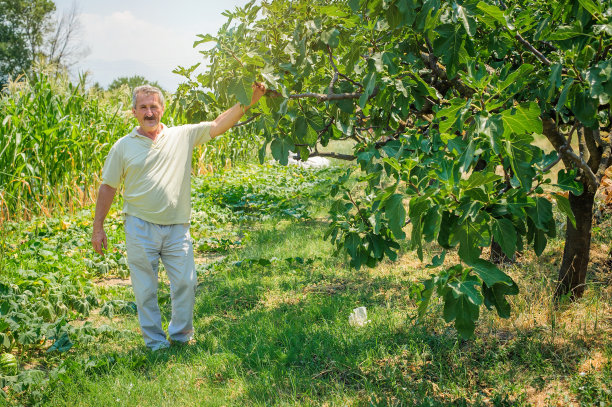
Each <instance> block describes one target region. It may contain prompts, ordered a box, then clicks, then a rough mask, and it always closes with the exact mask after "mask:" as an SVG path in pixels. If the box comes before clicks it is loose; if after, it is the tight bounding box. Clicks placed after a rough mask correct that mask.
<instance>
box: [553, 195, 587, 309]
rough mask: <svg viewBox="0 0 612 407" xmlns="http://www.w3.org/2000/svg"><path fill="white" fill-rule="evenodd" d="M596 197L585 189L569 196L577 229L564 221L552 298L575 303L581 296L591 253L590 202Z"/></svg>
mask: <svg viewBox="0 0 612 407" xmlns="http://www.w3.org/2000/svg"><path fill="white" fill-rule="evenodd" d="M594 200H595V193H592V192H589V190H588V188H587V186H586V185H585V187H584V192H583V193H582V195H580V196H575V195H573V194H571V193H570V195H569V202H570V206H571V208H572V212H574V216H575V217H576V227H574V226H573V225H572V223H571V222H570V221H569V219H568V221H567V230H566V232H565V248H564V250H563V262H562V263H561V269H560V270H559V284H558V286H557V290H556V292H555V298H560V297H561V296H563V295H566V294H568V293H569V294H570V298H571V299H572V300H575V299H577V298H580V297H581V296H582V294H583V293H584V289H585V283H586V274H587V266H588V264H589V252H590V249H591V225H592V222H593V202H594Z"/></svg>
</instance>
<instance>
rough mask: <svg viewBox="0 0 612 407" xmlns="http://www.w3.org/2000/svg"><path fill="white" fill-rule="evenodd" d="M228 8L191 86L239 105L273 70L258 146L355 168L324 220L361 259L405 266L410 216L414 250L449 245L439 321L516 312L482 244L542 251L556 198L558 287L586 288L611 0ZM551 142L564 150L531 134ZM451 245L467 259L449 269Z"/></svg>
mask: <svg viewBox="0 0 612 407" xmlns="http://www.w3.org/2000/svg"><path fill="white" fill-rule="evenodd" d="M227 16H228V17H229V20H228V22H227V23H226V24H225V25H224V26H223V27H222V28H221V29H220V31H219V32H218V34H217V35H216V36H215V37H213V36H209V35H206V36H204V35H203V36H201V38H200V41H198V42H196V44H195V45H198V44H199V43H202V42H209V41H214V42H215V46H214V47H212V48H211V49H210V50H208V51H203V52H202V53H203V54H204V56H205V57H207V58H208V59H209V61H210V69H209V71H208V73H206V74H203V75H199V76H197V77H195V78H193V77H192V76H193V75H192V74H193V69H183V70H179V71H180V73H182V74H183V75H184V76H186V77H187V78H188V83H189V84H190V85H191V87H190V89H183V90H182V94H183V95H184V96H185V97H186V98H187V100H191V103H192V104H194V105H197V104H200V103H201V101H202V100H203V99H207V100H208V101H209V102H211V103H215V102H218V103H219V104H221V105H227V104H229V103H231V102H232V101H233V100H238V101H240V102H241V103H245V104H246V103H248V101H249V98H250V84H251V82H252V81H253V80H255V79H261V80H264V81H265V82H266V83H267V85H268V86H269V88H270V89H271V91H270V92H269V95H268V96H269V97H268V98H267V100H266V101H265V102H264V103H262V104H261V105H260V112H257V111H253V116H252V117H251V119H250V120H247V122H248V124H249V125H250V126H252V128H253V129H254V130H255V131H258V132H259V133H260V134H262V135H263V136H264V137H265V138H266V143H265V145H264V146H263V147H262V150H261V151H262V152H264V151H265V148H266V146H267V145H269V146H270V148H271V151H272V154H273V156H274V157H275V158H276V159H277V160H279V161H280V162H281V163H286V162H287V155H288V152H289V151H296V152H298V153H299V154H300V155H301V156H302V158H307V157H308V156H313V155H327V156H332V157H337V158H344V159H349V160H355V161H356V162H357V163H358V164H359V169H360V172H356V176H357V180H358V183H359V184H358V186H357V187H355V186H353V185H352V184H351V178H350V177H349V175H350V173H351V172H355V171H354V170H348V171H347V175H346V176H345V177H342V178H341V179H340V181H339V183H338V185H337V186H336V188H335V190H334V193H335V194H336V195H338V197H339V199H338V200H337V201H336V203H335V204H334V205H333V207H332V211H331V212H332V223H331V226H330V229H329V237H330V239H331V240H332V241H333V242H334V243H335V244H336V245H337V247H338V249H340V250H346V251H347V252H348V254H349V255H350V257H351V265H352V266H354V267H356V268H359V267H361V266H362V265H367V266H374V265H375V264H377V263H378V262H379V261H381V260H383V259H384V258H387V257H388V258H390V259H392V260H394V259H395V258H396V257H397V250H398V248H399V244H398V242H399V241H400V240H403V239H406V238H407V236H406V234H405V231H404V226H405V225H406V224H407V223H411V235H410V236H409V241H410V246H409V247H410V248H412V249H415V250H416V251H417V254H418V255H419V257H421V259H423V241H426V242H436V243H437V244H438V245H439V246H440V253H439V255H437V256H434V258H432V259H428V260H430V264H429V266H428V267H431V268H432V269H434V270H436V269H437V270H438V272H437V274H434V275H433V276H432V278H431V279H429V280H427V281H425V282H424V283H423V289H422V291H421V293H420V299H421V308H420V311H421V312H423V311H424V310H425V309H426V307H427V304H428V302H429V300H430V298H431V296H432V294H433V293H434V292H437V293H438V294H439V295H440V296H441V297H443V299H444V303H445V306H444V317H445V319H446V321H447V322H454V323H455V326H456V328H457V329H458V330H459V332H460V333H461V334H462V335H464V336H470V335H471V334H472V333H473V330H474V327H475V321H476V320H477V319H478V316H479V312H480V307H481V306H482V305H485V306H487V307H488V308H490V309H492V308H495V309H496V310H497V312H498V314H499V315H500V316H502V317H508V316H509V312H510V306H509V303H508V302H507V300H506V298H505V296H506V295H513V294H516V293H517V292H518V288H517V285H516V284H515V282H514V281H512V279H511V278H510V277H509V276H508V275H507V274H505V273H504V272H503V271H502V270H500V269H499V268H498V267H497V266H496V265H495V264H493V263H491V262H489V261H488V260H486V259H484V258H483V257H482V249H483V247H486V246H489V245H490V244H491V241H492V240H493V239H494V240H495V241H496V242H497V243H498V244H499V246H500V247H501V249H502V251H503V253H504V254H506V255H507V256H509V257H512V256H514V253H515V251H517V250H519V251H523V250H525V249H526V248H527V247H531V248H533V250H534V251H535V253H536V254H537V255H539V254H541V253H542V252H543V250H544V249H545V247H546V245H547V240H548V238H550V237H553V236H555V235H556V233H557V225H556V224H555V221H554V218H553V205H556V206H557V208H558V209H559V210H560V211H561V212H562V213H564V214H565V215H567V224H568V228H567V235H566V245H565V255H564V261H563V265H562V267H561V270H560V278H559V280H560V285H559V290H558V294H559V295H561V294H564V293H571V294H572V295H573V296H576V297H577V296H580V295H581V293H582V290H583V289H584V282H585V277H586V266H587V264H588V251H589V246H590V240H589V239H590V224H591V218H592V216H591V212H590V210H591V209H592V204H593V200H592V194H594V192H595V190H596V189H597V186H598V184H599V181H600V179H601V177H602V175H603V171H604V170H605V168H606V167H607V166H609V165H610V164H611V162H610V140H609V130H610V116H611V114H610V104H609V97H610V94H611V93H612V81H611V80H610V78H611V77H612V75H610V72H611V69H612V62H611V60H610V49H611V46H612V25H611V23H612V8H611V7H610V2H609V1H605V2H595V1H593V0H579V1H573V0H562V1H559V2H546V1H509V2H502V1H460V0H458V1H448V2H447V1H439V0H425V1H421V0H391V1H382V0H371V1H367V0H361V1H360V0H350V1H337V2H332V3H330V2H327V1H325V2H324V1H315V2H312V1H285V0H271V1H263V2H262V3H261V4H260V5H256V4H255V3H254V2H251V3H249V4H247V5H246V6H245V7H244V8H238V9H236V10H235V11H234V12H228V13H227ZM287 16H291V18H286V17H287ZM200 88H205V89H206V88H210V89H212V92H209V93H208V94H206V93H204V92H203V91H202V90H201V89H200ZM190 96H191V97H190ZM183 109H184V111H190V106H189V103H184V106H183ZM574 134H577V136H576V137H577V138H578V141H579V143H578V146H579V147H578V150H577V151H574V145H575V144H573V143H572V142H571V139H572V135H574ZM542 135H544V136H545V137H547V138H548V139H549V140H550V141H551V144H552V147H554V151H552V152H550V153H545V152H544V151H543V150H542V149H541V148H539V147H538V146H537V145H536V144H535V143H534V139H535V138H541V137H542ZM332 139H333V140H346V139H352V140H354V141H355V143H356V144H355V150H354V154H352V155H341V154H336V153H333V152H332V153H322V152H320V151H319V148H318V146H320V145H323V146H324V145H326V144H327V143H328V142H329V141H330V140H332ZM560 160H562V161H563V162H564V164H565V166H566V168H565V169H562V170H560V171H558V173H557V174H556V179H557V181H556V183H555V184H554V185H550V184H553V183H552V180H551V178H550V177H548V176H547V174H548V172H549V171H550V169H551V168H552V167H553V166H554V165H555V164H556V163H557V162H558V161H560ZM547 184H549V186H547V187H546V190H545V189H544V188H543V187H544V186H546V185H547ZM562 191H567V192H569V194H570V195H569V199H568V198H566V197H565V195H564V194H563V193H562ZM583 192H584V193H583ZM574 214H576V216H574ZM454 248H456V249H457V253H458V255H459V258H460V262H459V263H458V264H455V265H451V266H450V267H448V266H443V264H444V258H445V254H446V252H447V251H448V250H450V249H454Z"/></svg>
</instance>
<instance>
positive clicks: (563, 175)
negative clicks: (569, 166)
mask: <svg viewBox="0 0 612 407" xmlns="http://www.w3.org/2000/svg"><path fill="white" fill-rule="evenodd" d="M576 178H577V170H559V172H558V173H557V183H556V184H555V186H557V187H559V188H561V189H562V190H564V191H569V192H571V193H572V194H574V195H576V196H580V195H581V194H582V191H583V185H582V183H581V182H580V181H578V180H576Z"/></svg>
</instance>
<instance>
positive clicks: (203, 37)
mask: <svg viewBox="0 0 612 407" xmlns="http://www.w3.org/2000/svg"><path fill="white" fill-rule="evenodd" d="M196 37H199V38H200V39H199V40H197V41H195V42H194V43H193V48H195V47H196V46H198V45H200V44H202V43H205V42H211V41H217V39H216V38H215V37H213V36H212V35H210V34H198V35H196Z"/></svg>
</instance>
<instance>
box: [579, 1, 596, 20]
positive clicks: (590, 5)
mask: <svg viewBox="0 0 612 407" xmlns="http://www.w3.org/2000/svg"><path fill="white" fill-rule="evenodd" d="M578 3H580V5H581V6H582V7H584V9H585V10H586V11H588V12H589V13H591V15H592V16H593V17H595V18H597V16H598V15H600V14H601V10H600V8H599V6H598V5H597V4H595V2H594V1H593V0H578Z"/></svg>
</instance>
